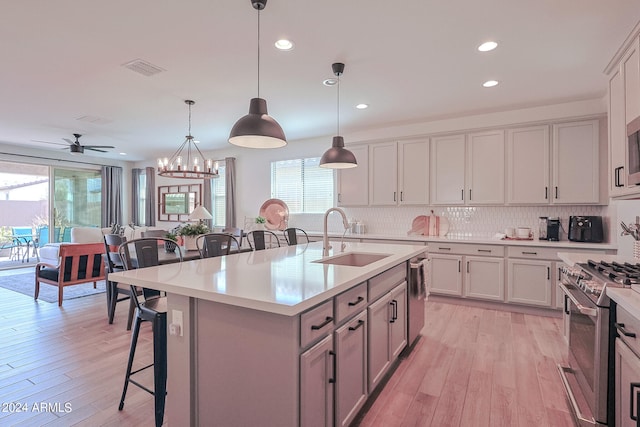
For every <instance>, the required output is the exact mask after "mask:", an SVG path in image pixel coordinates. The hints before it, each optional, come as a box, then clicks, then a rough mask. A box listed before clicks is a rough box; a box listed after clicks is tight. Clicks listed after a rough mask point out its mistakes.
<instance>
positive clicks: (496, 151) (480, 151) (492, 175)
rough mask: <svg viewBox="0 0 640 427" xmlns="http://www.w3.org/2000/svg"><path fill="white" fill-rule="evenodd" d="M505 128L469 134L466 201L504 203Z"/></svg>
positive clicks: (474, 203) (476, 203) (483, 203)
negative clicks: (503, 129)
mask: <svg viewBox="0 0 640 427" xmlns="http://www.w3.org/2000/svg"><path fill="white" fill-rule="evenodd" d="M504 163H505V156H504V131H502V130H498V131H490V132H482V133H472V134H469V136H468V140H467V174H466V184H467V185H466V188H467V192H466V196H465V202H466V203H467V204H469V205H478V204H482V205H486V204H493V205H498V204H503V203H504V170H505V167H504Z"/></svg>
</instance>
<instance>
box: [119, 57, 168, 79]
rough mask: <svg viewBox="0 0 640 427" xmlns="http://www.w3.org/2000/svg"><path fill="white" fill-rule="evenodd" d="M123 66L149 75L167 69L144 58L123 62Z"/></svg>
mask: <svg viewBox="0 0 640 427" xmlns="http://www.w3.org/2000/svg"><path fill="white" fill-rule="evenodd" d="M122 66H123V67H125V68H128V69H130V70H131V71H135V72H136V73H138V74H142V75H143V76H147V77H151V76H153V75H155V74H158V73H161V72H163V71H166V70H164V69H162V68H160V67H158V66H157V65H153V64H152V63H150V62H147V61H143V60H142V59H134V60H133V61H129V62H127V63H125V64H122Z"/></svg>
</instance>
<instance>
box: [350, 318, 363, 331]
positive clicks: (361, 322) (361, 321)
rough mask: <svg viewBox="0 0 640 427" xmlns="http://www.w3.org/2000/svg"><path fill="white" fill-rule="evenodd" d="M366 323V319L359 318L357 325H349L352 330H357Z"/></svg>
mask: <svg viewBox="0 0 640 427" xmlns="http://www.w3.org/2000/svg"><path fill="white" fill-rule="evenodd" d="M363 325H364V320H362V319H360V320H358V324H357V325H356V326H349V330H350V331H355V330H356V329H358V328H359V327H360V326H363Z"/></svg>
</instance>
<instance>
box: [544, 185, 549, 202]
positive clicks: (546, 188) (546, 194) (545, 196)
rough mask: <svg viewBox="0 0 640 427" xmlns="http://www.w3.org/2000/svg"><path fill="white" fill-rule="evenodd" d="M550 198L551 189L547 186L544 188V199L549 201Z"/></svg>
mask: <svg viewBox="0 0 640 427" xmlns="http://www.w3.org/2000/svg"><path fill="white" fill-rule="evenodd" d="M548 198H549V187H547V186H546V185H545V187H544V199H545V200H547V199H548Z"/></svg>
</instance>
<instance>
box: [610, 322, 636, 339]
mask: <svg viewBox="0 0 640 427" xmlns="http://www.w3.org/2000/svg"><path fill="white" fill-rule="evenodd" d="M613 325H614V326H615V327H616V330H617V331H618V332H620V333H621V334H622V335H624V336H625V337H629V338H635V337H636V333H635V332H629V331H627V330H626V329H625V327H624V323H614V324H613Z"/></svg>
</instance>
